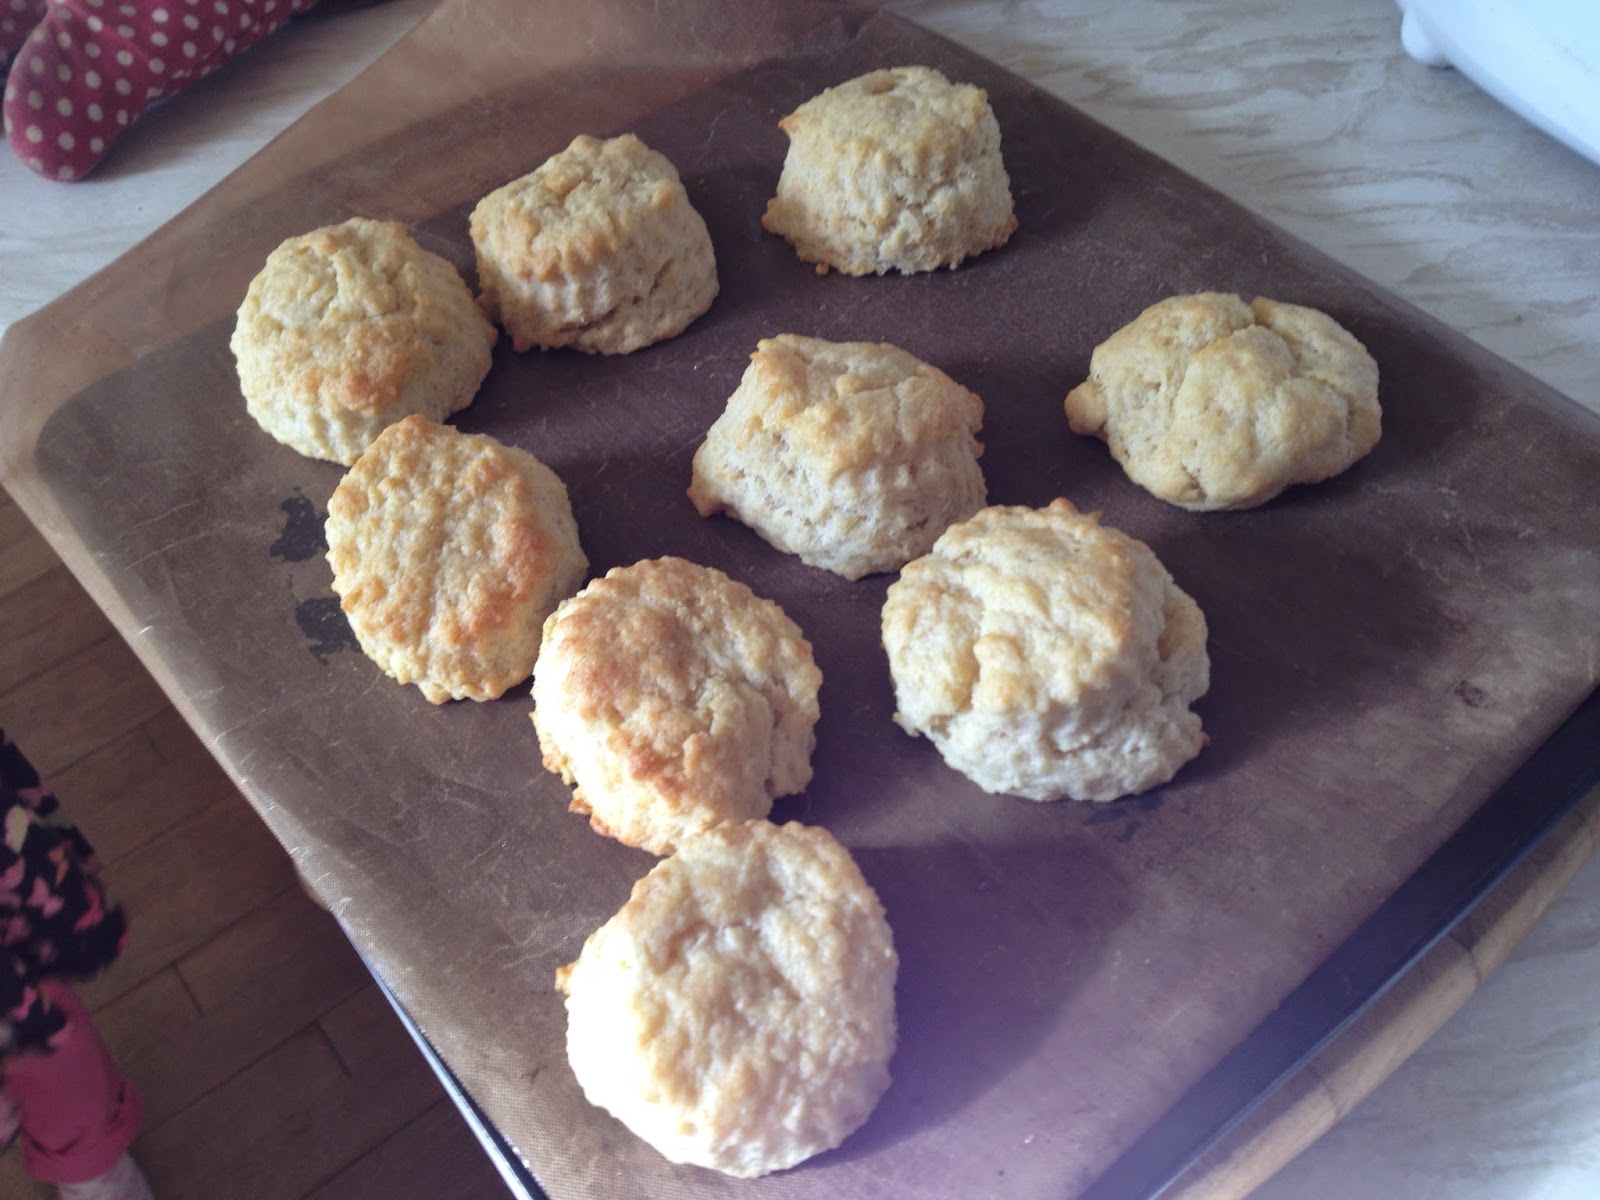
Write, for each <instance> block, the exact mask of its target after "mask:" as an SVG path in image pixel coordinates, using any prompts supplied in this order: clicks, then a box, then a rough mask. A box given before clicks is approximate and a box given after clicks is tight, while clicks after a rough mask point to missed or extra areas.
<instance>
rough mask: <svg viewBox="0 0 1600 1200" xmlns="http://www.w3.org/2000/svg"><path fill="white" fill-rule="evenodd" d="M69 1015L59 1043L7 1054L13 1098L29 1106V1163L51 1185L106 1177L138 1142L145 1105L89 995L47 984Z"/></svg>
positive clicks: (25, 1109)
mask: <svg viewBox="0 0 1600 1200" xmlns="http://www.w3.org/2000/svg"><path fill="white" fill-rule="evenodd" d="M43 987H44V989H45V990H46V991H47V992H48V993H49V995H50V999H51V1000H52V1001H53V1002H54V1003H55V1004H56V1005H57V1006H58V1007H59V1008H60V1009H61V1010H62V1011H64V1012H65V1013H66V1014H67V1025H66V1028H65V1029H63V1030H62V1031H61V1034H60V1036H59V1038H58V1039H57V1041H56V1043H55V1049H54V1050H52V1051H51V1052H50V1053H48V1054H40V1053H25V1054H17V1055H14V1056H11V1057H9V1058H7V1059H6V1060H5V1077H4V1088H5V1094H6V1096H7V1097H8V1098H9V1099H10V1100H11V1101H12V1102H13V1103H15V1104H16V1105H17V1106H18V1107H19V1108H20V1109H21V1110H22V1161H23V1164H24V1165H25V1166H26V1167H27V1169H28V1174H29V1175H31V1176H33V1177H34V1178H35V1179H37V1180H40V1181H41V1182H43V1183H83V1182H84V1181H86V1180H90V1179H96V1178H98V1177H99V1176H101V1175H104V1174H105V1173H106V1172H107V1171H109V1170H110V1169H111V1168H112V1167H113V1166H114V1165H115V1164H116V1161H117V1159H119V1158H121V1157H122V1155H123V1154H125V1153H126V1152H127V1150H128V1147H129V1146H131V1145H133V1139H134V1138H135V1137H137V1136H138V1134H139V1120H140V1117H141V1116H142V1115H143V1104H142V1102H141V1101H140V1099H139V1093H138V1092H136V1091H134V1090H133V1085H132V1084H131V1083H129V1082H128V1081H127V1080H126V1079H124V1078H123V1076H122V1072H121V1071H119V1070H117V1066H116V1064H115V1063H114V1062H112V1061H111V1054H110V1052H109V1051H108V1050H107V1049H106V1044H105V1042H104V1041H103V1040H102V1039H101V1037H100V1031H99V1030H97V1029H96V1028H95V1027H94V1022H93V1020H91V1018H90V1016H89V1010H88V1009H87V1008H85V1007H84V1005H83V1001H81V1000H79V999H78V997H77V996H76V995H74V994H73V992H72V989H71V988H69V987H67V986H66V985H65V984H63V983H57V982H55V981H54V980H51V981H49V982H47V983H45V984H44V985H43Z"/></svg>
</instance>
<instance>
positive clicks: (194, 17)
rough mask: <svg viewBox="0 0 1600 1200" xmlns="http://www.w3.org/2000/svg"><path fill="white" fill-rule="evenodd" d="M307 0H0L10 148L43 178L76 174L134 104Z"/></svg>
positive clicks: (203, 68)
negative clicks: (9, 57)
mask: <svg viewBox="0 0 1600 1200" xmlns="http://www.w3.org/2000/svg"><path fill="white" fill-rule="evenodd" d="M314 3H316V0H45V2H44V3H42V4H41V0H0V10H3V11H4V12H5V14H6V15H5V17H4V18H0V21H9V22H10V25H11V27H12V31H11V33H10V34H7V33H6V32H5V28H4V25H3V24H0V52H3V51H4V50H5V49H7V48H8V46H9V44H10V43H11V42H13V41H16V40H17V31H18V30H19V29H20V28H21V22H23V21H24V20H27V19H29V18H30V17H32V16H36V15H38V11H39V10H40V9H42V11H43V16H42V18H41V19H39V21H38V24H37V25H35V26H34V27H33V28H32V30H31V31H30V32H28V33H27V34H26V36H25V37H24V38H22V39H21V41H20V45H18V46H17V47H16V50H15V55H16V57H15V60H14V61H13V62H12V64H11V71H10V74H9V76H8V77H7V79H6V87H5V102H4V116H5V131H6V137H7V139H8V140H9V141H10V143H11V148H12V149H13V150H15V151H16V152H17V155H18V157H20V158H21V159H22V161H23V162H24V163H26V164H27V165H28V167H29V168H30V169H31V170H33V171H36V172H38V173H39V174H40V175H43V176H44V177H45V178H47V179H79V178H81V177H82V176H83V175H85V174H87V173H88V171H89V170H90V169H91V168H93V167H94V165H95V164H96V163H98V162H99V161H100V159H101V158H102V157H104V155H105V153H106V151H107V150H108V149H109V148H110V146H111V143H112V142H114V141H115V140H116V139H117V138H119V137H121V136H122V134H123V132H124V131H125V130H127V128H128V127H129V126H130V125H131V124H132V123H133V120H134V118H136V117H137V116H138V115H139V114H140V113H142V112H143V111H144V110H145V109H146V108H148V107H149V106H150V105H151V104H153V103H154V102H155V101H157V100H160V99H161V98H162V97H164V96H170V95H172V94H173V93H174V92H178V91H182V90H183V89H184V88H186V87H188V86H189V84H191V83H193V82H194V81H195V80H197V79H200V78H201V77H202V76H205V75H208V74H210V73H211V72H212V71H214V70H216V69H217V68H218V67H220V66H221V65H222V64H223V63H225V62H227V61H228V60H229V59H230V58H232V57H233V56H234V55H236V54H239V53H241V52H243V51H244V50H247V49H249V48H250V47H251V46H252V45H254V44H255V43H256V42H258V41H260V40H261V39H262V38H264V37H266V35H267V34H269V33H271V32H272V31H273V30H274V29H276V28H277V27H278V26H279V25H281V24H283V22H284V21H286V20H288V19H289V18H290V17H291V16H294V15H295V14H296V13H299V12H303V11H305V10H306V9H308V8H310V7H311V6H312V5H313V4H314Z"/></svg>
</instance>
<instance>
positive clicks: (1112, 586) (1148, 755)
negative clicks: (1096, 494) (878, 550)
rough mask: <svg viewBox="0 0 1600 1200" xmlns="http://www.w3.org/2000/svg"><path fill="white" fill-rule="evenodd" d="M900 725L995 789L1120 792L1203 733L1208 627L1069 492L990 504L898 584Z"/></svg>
mask: <svg viewBox="0 0 1600 1200" xmlns="http://www.w3.org/2000/svg"><path fill="white" fill-rule="evenodd" d="M883 644H884V649H885V651H886V653H887V655H888V659H889V672H890V675H891V677H892V678H893V681H894V694H895V705H896V712H895V721H896V722H897V723H898V724H899V725H900V726H901V727H902V728H903V729H905V730H906V731H907V732H908V733H911V734H920V735H923V736H926V737H927V738H929V739H930V740H931V741H932V742H933V743H934V745H935V746H937V747H938V749H939V753H940V754H941V755H942V756H943V757H944V760H945V762H946V763H948V764H949V765H950V766H951V767H953V768H955V769H956V770H957V771H960V772H961V773H962V774H963V775H965V776H967V778H969V779H971V780H972V781H973V782H974V783H976V784H977V785H978V786H979V787H981V788H983V789H984V790H985V791H987V792H995V793H1000V794H1006V795H1014V796H1023V797H1026V798H1027V799H1030V800H1059V799H1063V798H1066V797H1071V798H1074V799H1078V800H1097V801H1103V800H1114V799H1116V798H1117V797H1119V796H1125V795H1130V794H1134V793H1137V792H1142V791H1145V790H1147V789H1149V788H1152V787H1155V786H1156V785H1158V784H1162V783H1165V782H1167V781H1168V780H1169V779H1171V778H1172V776H1173V774H1174V773H1175V772H1176V771H1177V770H1178V768H1179V767H1181V766H1182V765H1183V764H1184V763H1186V762H1188V761H1189V760H1190V759H1191V758H1193V757H1194V756H1195V755H1196V754H1197V753H1199V751H1200V748H1201V746H1202V744H1203V743H1204V736H1203V734H1202V732H1201V728H1200V718H1199V717H1198V716H1196V715H1195V714H1194V713H1193V712H1191V711H1190V708H1189V706H1190V705H1191V704H1192V703H1193V702H1194V701H1195V700H1197V699H1199V697H1201V696H1202V695H1204V694H1205V691H1206V689H1207V687H1208V686H1209V683H1210V660H1209V658H1208V657H1207V655H1206V622H1205V617H1204V616H1203V615H1202V614H1201V612H1200V609H1199V606H1198V605H1196V604H1195V602H1194V600H1193V599H1192V598H1191V597H1190V596H1189V595H1188V594H1187V593H1186V592H1184V591H1183V590H1182V589H1180V588H1179V587H1178V586H1177V584H1176V583H1174V582H1173V580H1172V576H1171V575H1170V574H1169V573H1168V572H1167V570H1166V568H1165V567H1163V566H1162V565H1161V563H1160V561H1159V560H1157V558H1156V556H1155V555H1154V554H1153V553H1152V552H1151V550H1150V548H1149V547H1148V546H1146V545H1145V544H1144V543H1143V542H1140V541H1138V540H1136V539H1134V538H1132V537H1129V536H1128V535H1127V534H1125V533H1122V532H1121V531H1119V530H1116V529H1111V528H1108V527H1107V526H1104V525H1101V524H1100V522H1099V519H1098V517H1097V516H1095V515H1094V514H1085V513H1080V512H1078V511H1077V510H1076V509H1075V508H1074V507H1073V506H1072V505H1071V504H1070V503H1069V502H1067V501H1066V500H1056V501H1054V502H1052V503H1051V504H1050V505H1049V506H1048V507H1046V508H1042V509H1032V508H1023V507H1004V506H997V507H991V508H986V509H984V510H983V511H982V512H980V513H978V514H977V515H976V516H974V517H973V518H972V519H971V520H969V521H964V522H961V523H960V524H957V525H952V526H951V527H950V528H949V529H948V530H947V531H946V532H945V534H944V536H943V537H941V538H940V539H939V541H938V542H937V543H936V544H935V545H934V547H933V550H932V551H931V552H930V553H928V554H927V555H925V556H924V557H922V558H919V559H917V560H916V561H915V562H912V563H909V564H908V565H907V566H906V568H905V570H904V571H902V572H901V573H900V578H899V579H897V580H896V581H895V582H894V583H892V584H891V585H890V586H889V591H888V595H887V597H886V598H885V600H884V606H883Z"/></svg>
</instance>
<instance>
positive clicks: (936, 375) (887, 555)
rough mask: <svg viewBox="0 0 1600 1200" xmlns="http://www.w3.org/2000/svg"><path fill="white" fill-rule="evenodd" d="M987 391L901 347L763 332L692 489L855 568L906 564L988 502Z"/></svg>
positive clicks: (712, 504) (767, 530) (770, 534)
mask: <svg viewBox="0 0 1600 1200" xmlns="http://www.w3.org/2000/svg"><path fill="white" fill-rule="evenodd" d="M982 423H983V401H981V400H979V399H978V397H976V396H974V395H973V394H972V393H971V392H969V391H967V389H966V388H964V387H962V386H961V385H960V384H958V383H956V382H955V381H954V380H952V379H951V378H950V377H949V376H948V375H946V374H944V372H942V371H939V370H936V369H935V368H933V367H930V366H929V365H928V364H927V363H925V362H922V361H920V360H919V359H916V358H913V357H912V356H911V355H909V354H907V353H906V352H905V351H904V350H901V349H898V348H897V347H895V346H888V345H882V344H874V343H870V342H826V341H823V340H821V339H820V338H808V337H798V336H796V335H794V334H788V333H786V334H782V335H780V336H778V337H775V338H768V339H765V340H763V341H762V342H761V343H760V344H759V345H758V346H757V347H756V352H755V354H753V355H752V356H751V358H750V366H749V367H748V368H747V369H746V370H745V373H744V378H743V379H742V380H740V382H739V387H738V389H737V390H736V391H735V392H734V393H733V395H732V396H731V397H729V399H728V407H727V410H726V411H725V412H724V413H723V414H722V415H721V416H720V417H718V418H717V420H716V422H715V424H713V425H712V426H711V430H710V432H709V433H707V434H706V440H705V442H704V443H703V444H702V445H701V446H700V448H699V450H698V451H696V452H695V456H694V474H693V481H692V483H691V484H690V487H689V499H690V500H692V501H693V502H694V506H695V508H696V509H697V510H698V511H699V513H700V515H701V516H703V517H704V516H710V515H711V514H712V513H715V512H728V513H731V514H732V515H733V516H734V517H736V518H737V519H739V520H741V521H743V522H744V523H745V524H746V525H748V526H750V527H751V528H752V529H754V530H755V531H756V532H757V533H759V534H760V535H761V536H762V537H764V538H765V539H766V540H767V541H769V542H771V543H772V544H773V545H774V546H776V547H777V548H778V549H780V550H783V551H786V552H787V553H790V554H796V555H799V557H800V558H801V560H802V561H804V562H806V563H809V564H810V565H811V566H814V567H821V568H823V569H824V570H828V571H833V572H834V573H835V574H838V575H842V576H844V577H845V578H846V579H859V578H861V576H863V575H870V574H872V573H874V572H877V571H897V570H899V569H900V568H901V567H902V566H904V565H905V564H906V563H907V562H908V561H910V560H911V559H913V558H915V557H917V555H919V554H924V553H926V552H927V550H928V548H929V547H930V546H932V545H933V543H934V541H935V539H937V538H938V536H939V535H940V534H941V533H943V532H944V530H945V527H946V526H948V525H949V524H950V522H952V521H958V520H961V519H963V518H965V517H970V516H971V515H972V514H973V513H975V512H977V511H978V509H980V508H982V507H983V501H984V482H983V471H982V469H981V468H980V467H979V466H978V456H979V455H980V454H982V453H983V447H982V446H980V445H979V444H978V439H977V437H976V436H975V435H976V434H977V431H978V429H979V427H980V426H981V425H982Z"/></svg>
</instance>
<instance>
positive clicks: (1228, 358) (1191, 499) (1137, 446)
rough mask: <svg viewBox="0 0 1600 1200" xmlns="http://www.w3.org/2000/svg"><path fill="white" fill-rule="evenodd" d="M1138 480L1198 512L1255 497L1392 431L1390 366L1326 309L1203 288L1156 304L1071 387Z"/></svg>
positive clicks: (1080, 412)
mask: <svg viewBox="0 0 1600 1200" xmlns="http://www.w3.org/2000/svg"><path fill="white" fill-rule="evenodd" d="M1066 412H1067V421H1068V423H1069V424H1070V425H1071V427H1072V430H1073V432H1074V433H1085V434H1089V435H1091V436H1093V437H1098V438H1101V439H1103V440H1104V441H1105V442H1107V443H1108V445H1109V446H1110V449H1111V454H1112V457H1113V458H1115V459H1116V460H1117V461H1118V462H1119V463H1121V464H1122V467H1123V469H1124V470H1125V471H1126V472H1127V474H1128V478H1129V479H1131V480H1133V481H1134V482H1135V483H1137V484H1138V485H1139V486H1140V487H1142V488H1144V489H1145V490H1146V491H1148V492H1150V493H1151V494H1152V495H1154V496H1158V497H1160V498H1161V499H1163V500H1166V501H1169V502H1170V503H1172V504H1176V505H1178V506H1179V507H1180V508H1187V509H1191V510H1196V511H1210V510H1215V509H1241V508H1254V507H1255V506H1257V505H1260V504H1265V503H1266V502H1267V501H1268V500H1271V499H1272V498H1273V497H1274V496H1277V495H1278V494H1279V493H1280V492H1282V491H1283V490H1284V489H1285V488H1287V487H1290V486H1291V485H1294V484H1299V483H1318V482H1320V481H1322V480H1324V479H1329V478H1331V477H1332V476H1334V475H1337V474H1339V473H1340V472H1342V471H1344V470H1346V469H1347V468H1349V467H1350V466H1351V465H1352V464H1353V463H1355V462H1356V461H1357V460H1359V459H1360V458H1362V457H1363V456H1364V455H1366V454H1367V453H1368V452H1369V451H1370V450H1371V449H1372V448H1373V447H1374V446H1375V445H1377V443H1378V439H1379V436H1380V434H1381V425H1382V410H1381V408H1380V406H1379V404H1378V365H1377V363H1375V362H1374V361H1373V359H1372V356H1371V355H1370V354H1368V353H1367V350H1366V347H1364V346H1362V344H1361V343H1360V342H1358V341H1357V340H1356V339H1355V338H1354V337H1352V336H1351V335H1350V333H1349V332H1348V331H1346V330H1345V329H1344V328H1343V327H1342V326H1340V325H1339V324H1338V323H1337V322H1336V321H1334V320H1333V318H1332V317H1329V316H1328V315H1327V314H1326V313H1322V312H1319V311H1317V310H1316V309H1314V308H1305V307H1302V306H1300V305H1297V304H1284V303H1280V302H1278V301H1276V300H1267V299H1263V298H1259V297H1258V298H1257V299H1256V300H1254V301H1253V302H1252V303H1250V304H1246V303H1245V302H1244V301H1243V300H1242V299H1240V298H1239V297H1238V296H1236V295H1231V294H1228V293H1222V292H1201V293H1198V294H1195V295H1187V296H1173V297H1170V298H1168V299H1166V300H1162V301H1160V302H1159V303H1157V304H1153V305H1151V306H1150V307H1149V308H1147V309H1145V311H1144V312H1142V313H1140V314H1139V316H1138V317H1137V318H1135V319H1134V320H1133V321H1132V322H1130V323H1129V324H1128V325H1126V326H1124V327H1123V328H1121V329H1119V330H1118V331H1117V332H1116V333H1114V334H1112V335H1111V336H1110V337H1109V338H1107V339H1106V340H1105V341H1104V342H1102V343H1100V345H1098V346H1096V347H1095V350H1094V355H1093V357H1092V358H1091V360H1090V367H1089V378H1088V379H1087V380H1086V381H1085V382H1083V383H1081V384H1079V385H1078V386H1077V387H1075V388H1073V389H1072V391H1071V392H1069V393H1068V394H1067V399H1066Z"/></svg>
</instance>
